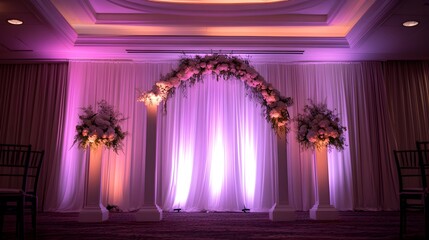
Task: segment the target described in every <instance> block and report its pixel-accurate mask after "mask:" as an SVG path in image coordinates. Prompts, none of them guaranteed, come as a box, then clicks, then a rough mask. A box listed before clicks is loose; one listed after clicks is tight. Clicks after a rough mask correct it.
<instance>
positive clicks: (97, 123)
mask: <svg viewBox="0 0 429 240" xmlns="http://www.w3.org/2000/svg"><path fill="white" fill-rule="evenodd" d="M82 111H83V113H82V114H81V115H79V119H80V122H79V124H78V125H76V135H75V137H74V143H73V144H75V143H78V144H79V145H78V146H79V147H80V148H82V149H86V148H87V147H88V146H89V147H98V146H100V145H104V146H106V147H107V148H112V149H113V150H114V151H115V152H116V153H118V150H121V149H122V145H123V143H122V141H123V140H124V138H125V135H126V134H127V133H126V132H124V131H123V130H122V129H121V126H120V125H119V124H120V123H121V122H122V121H124V120H125V118H123V117H122V114H120V113H119V112H117V111H114V109H113V106H111V105H109V104H108V103H107V102H106V101H105V100H102V101H100V102H98V111H97V112H96V111H95V110H94V109H93V108H92V106H91V105H90V106H88V107H83V108H82Z"/></svg>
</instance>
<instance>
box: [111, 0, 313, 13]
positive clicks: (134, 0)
mask: <svg viewBox="0 0 429 240" xmlns="http://www.w3.org/2000/svg"><path fill="white" fill-rule="evenodd" d="M107 1H109V2H110V3H112V4H115V5H117V6H119V7H123V8H126V9H130V10H134V11H138V12H150V13H162V14H173V15H187V16H246V15H247V16H255V15H266V14H284V13H285V12H287V13H296V12H298V11H302V10H305V9H308V8H311V7H316V6H317V5H319V4H320V1H314V0H305V1H300V2H298V3H297V2H295V1H282V2H272V3H264V4H260V3H253V4H183V3H166V2H154V1H142V0H107Z"/></svg>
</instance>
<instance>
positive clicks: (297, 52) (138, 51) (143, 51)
mask: <svg viewBox="0 0 429 240" xmlns="http://www.w3.org/2000/svg"><path fill="white" fill-rule="evenodd" d="M125 51H126V52H127V53H131V54H147V53H151V54H152V53H155V54H160V53H161V54H252V55H253V54H269V55H273V54H274V55H275V54H282V55H283V54H288V55H289V54H294V55H302V54H304V52H305V51H304V50H245V49H241V50H219V51H214V50H161V49H158V50H152V49H125Z"/></svg>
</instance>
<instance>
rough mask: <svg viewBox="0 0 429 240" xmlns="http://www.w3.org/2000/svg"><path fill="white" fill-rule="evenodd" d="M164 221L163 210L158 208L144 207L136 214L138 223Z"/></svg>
mask: <svg viewBox="0 0 429 240" xmlns="http://www.w3.org/2000/svg"><path fill="white" fill-rule="evenodd" d="M161 220H162V210H161V209H160V208H159V207H158V206H156V205H155V206H151V207H142V208H141V209H140V210H139V211H138V212H137V213H136V221H137V222H157V221H161Z"/></svg>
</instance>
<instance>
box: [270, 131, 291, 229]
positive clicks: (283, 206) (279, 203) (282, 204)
mask: <svg viewBox="0 0 429 240" xmlns="http://www.w3.org/2000/svg"><path fill="white" fill-rule="evenodd" d="M286 150H287V149H286V133H283V134H282V135H278V136H277V155H278V157H277V168H276V172H275V173H274V174H275V177H276V182H275V189H276V190H277V196H276V203H275V204H274V206H273V207H272V208H271V209H270V212H269V215H270V219H271V220H272V221H294V220H296V212H295V209H294V208H293V207H291V206H290V205H289V187H288V172H287V171H288V168H287V151H286Z"/></svg>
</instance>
